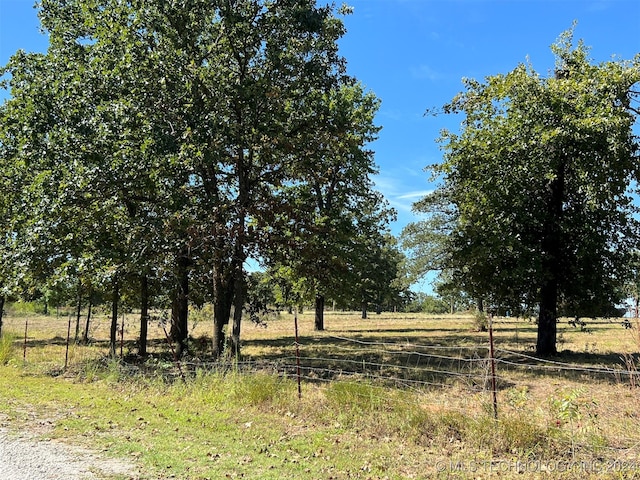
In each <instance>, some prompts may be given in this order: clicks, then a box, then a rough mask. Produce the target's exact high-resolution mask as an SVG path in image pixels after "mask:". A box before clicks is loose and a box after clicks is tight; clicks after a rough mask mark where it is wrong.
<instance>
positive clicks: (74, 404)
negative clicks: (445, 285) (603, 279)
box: [0, 314, 640, 480]
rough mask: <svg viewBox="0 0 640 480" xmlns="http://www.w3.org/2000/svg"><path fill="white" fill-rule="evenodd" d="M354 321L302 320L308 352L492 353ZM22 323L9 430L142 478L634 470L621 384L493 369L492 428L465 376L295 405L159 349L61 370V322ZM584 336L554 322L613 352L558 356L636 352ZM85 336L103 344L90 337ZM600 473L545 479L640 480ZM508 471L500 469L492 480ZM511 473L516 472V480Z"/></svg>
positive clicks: (9, 388) (2, 368) (456, 331)
mask: <svg viewBox="0 0 640 480" xmlns="http://www.w3.org/2000/svg"><path fill="white" fill-rule="evenodd" d="M356 318H357V317H356V316H355V315H347V314H336V315H328V318H327V327H328V331H327V332H320V333H314V332H313V331H312V321H313V319H312V318H311V316H309V317H307V316H303V317H302V318H301V327H302V328H301V338H302V342H301V343H302V349H303V353H304V354H305V355H308V356H309V357H312V356H325V355H326V356H328V355H329V354H332V355H334V356H335V355H340V354H341V353H340V352H343V353H342V355H344V356H345V357H349V358H355V359H356V360H357V361H371V362H377V361H384V363H386V362H390V361H393V359H395V358H400V360H399V361H398V362H399V364H400V365H395V366H394V365H391V364H390V365H389V367H388V368H389V372H391V373H394V372H397V369H398V368H399V367H400V366H402V365H406V364H411V365H414V364H415V363H416V361H417V358H415V356H408V357H402V356H398V357H396V356H393V357H389V358H386V357H384V353H381V354H380V356H378V357H375V358H370V356H371V355H372V353H371V352H370V351H368V350H367V351H365V350H363V351H362V352H360V353H358V351H357V350H356V351H353V350H348V351H343V350H341V348H340V347H341V346H342V347H343V346H344V345H343V344H342V343H340V342H339V341H338V340H336V339H335V337H342V336H344V337H349V338H354V339H359V340H360V341H369V340H377V341H389V342H392V341H393V342H396V343H401V342H405V343H411V344H420V345H429V343H430V342H431V343H435V342H437V343H438V344H445V343H447V342H448V344H450V345H469V346H472V345H481V342H482V341H485V342H486V339H485V338H483V336H482V334H481V333H478V332H474V331H473V327H472V320H471V318H470V317H467V318H465V317H440V318H434V317H427V316H414V317H412V318H406V317H402V316H399V315H398V316H389V317H387V318H384V317H376V318H374V319H373V320H369V321H364V322H363V321H361V320H359V319H356ZM32 320H33V321H32ZM32 320H30V324H33V325H34V327H33V330H31V333H30V334H29V342H30V344H29V349H28V351H27V361H26V362H24V363H23V362H22V351H21V349H20V345H21V342H22V339H21V338H20V337H19V336H18V335H14V336H13V337H11V336H9V335H7V336H6V337H5V338H6V340H5V342H6V345H8V346H6V347H5V349H6V350H7V351H8V352H9V353H8V354H7V356H6V360H5V361H4V362H0V413H2V414H4V415H6V416H7V418H8V420H7V421H6V422H5V423H8V425H9V426H10V427H11V428H15V429H20V428H27V429H28V428H33V425H34V424H35V425H38V424H50V425H51V426H52V428H51V430H48V431H46V432H42V434H43V435H46V436H53V437H59V438H64V439H65V440H66V441H69V442H73V443H78V444H82V445H85V446H90V447H92V448H94V449H96V450H97V451H99V452H103V453H104V454H105V455H111V456H114V457H123V458H126V459H129V460H130V461H132V462H135V463H136V464H138V465H139V466H140V469H141V471H142V472H144V474H143V475H142V478H146V479H160V478H178V479H183V480H196V479H197V480H203V479H206V478H212V479H218V478H242V477H244V478H258V479H272V478H273V479H276V478H278V479H281V478H296V479H324V478H334V479H343V478H344V479H347V478H362V479H369V478H370V479H383V478H388V479H405V478H485V477H487V478H488V477H489V476H491V474H492V472H490V471H487V469H486V468H485V469H484V470H482V471H475V472H471V471H467V470H465V469H456V468H453V467H452V465H454V466H455V462H459V463H460V464H461V465H463V466H465V465H466V466H467V467H468V466H469V465H470V464H469V463H468V462H469V461H470V460H474V461H477V462H479V464H481V465H485V466H486V465H506V463H505V462H512V461H514V460H518V461H522V462H524V461H534V460H535V461H547V462H548V461H561V462H572V461H584V462H593V461H595V460H598V461H605V462H614V461H620V462H622V461H625V462H628V463H627V465H630V464H631V463H629V462H635V461H637V460H638V459H639V458H640V448H639V447H638V445H640V432H639V429H638V422H639V421H640V416H639V415H638V414H637V402H638V396H639V394H640V390H638V389H637V388H632V387H631V386H630V385H629V384H628V383H626V382H624V381H620V382H612V381H604V380H601V379H600V380H599V379H593V378H588V377H583V376H580V375H572V376H569V377H558V376H554V374H553V373H550V374H544V375H540V374H537V373H528V372H526V371H513V372H511V371H503V372H500V373H501V375H503V376H504V382H505V383H504V386H503V387H502V388H501V390H500V391H499V393H498V405H499V416H498V421H495V420H494V418H493V410H492V404H491V397H490V395H489V392H487V391H485V390H478V389H477V386H475V385H470V384H468V383H466V382H464V381H459V382H456V381H454V382H450V383H446V384H442V385H441V386H439V387H429V386H425V387H412V388H408V387H403V388H397V387H394V386H392V385H391V384H387V383H384V382H380V381H376V380H373V379H363V378H360V379H358V378H356V377H347V378H341V377H339V376H337V377H336V378H325V379H317V380H316V381H313V382H305V383H303V385H302V388H303V391H302V398H301V399H299V398H298V390H297V384H296V382H295V381H294V379H292V378H283V377H279V376H276V375H273V374H270V373H266V372H263V373H261V372H256V373H253V374H247V373H244V374H241V373H239V372H238V371H236V370H234V369H231V370H228V369H219V370H218V369H216V368H213V369H211V368H209V369H204V368H197V369H191V370H189V371H188V373H187V376H186V380H185V381H183V380H182V379H181V377H180V376H179V375H175V368H174V365H173V364H172V362H171V361H167V360H166V359H165V357H163V356H162V347H163V344H162V343H161V342H160V341H159V342H158V343H155V344H153V345H154V349H155V350H153V357H152V358H151V359H149V360H148V361H147V362H146V363H145V364H136V365H131V364H129V365H128V364H124V363H121V362H120V361H118V360H111V359H107V357H105V356H104V353H105V351H106V349H105V346H104V345H103V344H102V343H100V342H94V344H93V345H91V346H88V347H84V346H80V345H78V346H73V347H72V349H71V350H70V357H69V358H70V362H69V368H68V369H67V370H66V371H64V370H63V369H62V366H63V365H64V353H65V342H64V341H63V340H60V339H61V338H64V337H63V334H64V333H63V334H61V333H60V330H62V331H63V332H66V323H67V322H66V319H65V320H64V321H60V320H58V321H56V320H55V319H43V318H36V319H32ZM56 322H57V323H56ZM288 323H289V322H288V318H287V317H284V318H283V319H282V320H280V321H276V322H273V323H272V324H271V325H270V326H269V328H267V329H264V328H256V327H253V326H251V325H247V326H246V327H245V331H244V333H243V338H244V339H245V346H244V351H245V354H246V355H247V357H248V358H250V359H252V360H260V359H265V360H269V359H273V358H277V357H278V355H282V354H289V353H290V352H289V349H291V345H292V332H291V331H290V325H289V324H288ZM20 324H21V322H17V323H16V324H15V325H14V327H15V326H18V327H19V326H20ZM200 326H202V322H201V323H200V324H199V327H200ZM592 328H593V330H595V332H593V333H588V332H580V331H577V330H570V329H568V328H566V327H564V326H563V327H561V331H563V332H564V335H565V344H568V343H569V342H571V345H579V344H580V343H581V342H582V341H584V339H587V338H588V339H589V340H590V341H591V342H596V343H598V344H600V345H605V344H606V345H608V347H607V351H606V352H601V353H596V354H594V353H593V352H580V351H576V350H577V349H575V350H573V349H572V352H573V353H571V354H569V355H568V356H567V357H566V358H564V359H562V361H567V360H566V359H567V358H568V359H569V361H573V362H575V364H576V365H592V364H600V363H606V362H609V363H606V364H608V365H610V364H611V362H614V359H615V358H616V353H618V352H619V353H620V354H622V353H626V354H627V355H631V353H632V352H634V348H635V347H634V343H633V342H632V343H628V342H629V341H628V339H627V338H626V337H624V336H623V335H624V334H625V333H626V332H625V331H624V330H623V329H621V327H620V326H619V325H618V324H616V323H614V322H608V321H602V322H598V323H594V324H593V326H592ZM534 329H535V326H533V325H531V324H529V323H528V322H523V321H519V323H516V321H515V320H513V319H511V320H503V321H502V323H500V322H497V327H496V330H497V331H496V337H497V341H498V342H499V345H501V347H502V348H509V349H515V348H517V345H520V350H521V351H527V350H526V346H525V345H524V343H525V342H527V341H528V339H531V338H532V337H533V336H534V333H535V331H534ZM14 331H19V329H18V328H14ZM516 332H517V338H514V335H515V333H516ZM95 333H96V337H97V339H99V338H101V337H100V335H101V332H100V331H99V330H96V331H95ZM203 334H204V333H203V332H200V333H199V335H203ZM616 337H617V343H616ZM1 345H2V343H0V352H1V351H2V350H1V349H2V346H1ZM127 348H131V347H130V346H129V345H126V346H125V352H126V351H127ZM164 348H165V349H166V346H165V347H164ZM619 356H620V355H618V357H619ZM0 359H1V357H0ZM389 372H385V371H382V372H379V373H382V374H386V373H389ZM443 462H444V463H443ZM451 462H454V463H451ZM465 462H466V463H465ZM500 462H502V463H500ZM443 465H446V468H443ZM537 473H539V472H537ZM610 473H611V475H610V476H609V477H607V475H602V473H599V474H598V475H596V474H595V473H594V474H593V475H591V474H590V472H584V471H583V472H579V474H576V475H574V476H571V475H573V473H571V474H569V473H567V472H564V473H562V474H560V472H555V473H545V474H544V476H543V477H541V478H581V479H584V478H590V477H592V478H633V475H636V476H637V474H638V473H640V472H639V471H638V470H633V471H631V470H629V471H626V472H620V471H617V472H610ZM509 475H510V474H504V472H503V474H502V475H501V478H505V477H507V478H509ZM540 475H542V474H540ZM494 476H495V474H494ZM512 478H522V474H520V473H517V472H513V475H512Z"/></svg>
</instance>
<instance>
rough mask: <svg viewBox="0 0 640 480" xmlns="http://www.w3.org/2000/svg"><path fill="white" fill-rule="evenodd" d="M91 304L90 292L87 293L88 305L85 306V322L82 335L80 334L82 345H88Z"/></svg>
mask: <svg viewBox="0 0 640 480" xmlns="http://www.w3.org/2000/svg"><path fill="white" fill-rule="evenodd" d="M92 307H93V303H92V302H91V292H89V305H87V321H86V322H85V324H84V333H83V334H82V343H83V344H85V345H86V344H88V343H89V325H90V324H91V308H92Z"/></svg>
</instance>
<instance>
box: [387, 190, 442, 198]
mask: <svg viewBox="0 0 640 480" xmlns="http://www.w3.org/2000/svg"><path fill="white" fill-rule="evenodd" d="M432 193H433V190H418V191H416V192H409V193H405V194H404V195H399V196H397V197H396V198H397V199H398V200H411V199H414V198H417V199H420V198H423V197H425V196H427V195H430V194H432Z"/></svg>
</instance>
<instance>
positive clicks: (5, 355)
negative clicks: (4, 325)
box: [0, 333, 17, 365]
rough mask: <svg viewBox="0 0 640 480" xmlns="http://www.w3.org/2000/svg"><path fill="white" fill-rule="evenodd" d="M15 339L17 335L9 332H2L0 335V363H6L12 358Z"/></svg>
mask: <svg viewBox="0 0 640 480" xmlns="http://www.w3.org/2000/svg"><path fill="white" fill-rule="evenodd" d="M16 339H17V337H16V336H14V335H12V334H11V333H3V334H2V336H0V365H6V364H7V363H8V362H9V360H11V359H12V358H13V354H14V352H15V346H14V342H15V341H16Z"/></svg>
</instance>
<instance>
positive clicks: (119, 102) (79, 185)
mask: <svg viewBox="0 0 640 480" xmlns="http://www.w3.org/2000/svg"><path fill="white" fill-rule="evenodd" d="M40 17H41V20H42V24H43V27H44V28H45V29H46V30H47V31H48V32H49V35H50V39H51V45H50V48H49V50H48V52H47V53H46V54H44V55H36V56H27V55H24V59H25V60H27V61H24V62H23V61H22V60H21V58H20V54H19V55H17V56H15V57H14V59H12V62H11V64H10V66H9V73H10V74H11V75H12V80H11V82H12V83H11V94H12V96H13V98H12V99H11V100H10V101H9V108H10V109H11V118H12V119H13V125H14V127H15V128H13V127H12V128H13V130H11V131H12V132H15V133H16V135H15V138H13V137H12V139H11V142H13V143H14V144H15V145H16V147H15V148H14V149H13V150H12V153H11V155H13V157H12V158H11V160H10V162H13V163H16V162H25V163H26V164H27V169H26V170H25V172H26V173H23V174H21V175H22V177H21V178H22V179H23V182H22V183H23V184H24V187H23V189H22V192H21V197H22V198H23V199H24V202H23V204H24V205H25V208H24V210H23V212H24V219H25V222H22V223H23V224H24V229H23V231H24V234H23V235H20V236H19V237H16V238H19V239H22V241H21V243H20V245H21V247H20V251H21V252H22V253H24V255H22V258H23V259H24V261H25V262H27V263H28V267H29V270H31V271H33V272H37V276H34V278H38V279H44V278H47V277H49V276H51V275H54V274H56V272H66V273H65V274H68V275H73V274H76V275H77V274H79V273H78V272H79V271H80V267H82V270H83V271H85V272H89V273H87V275H90V276H95V275H98V276H100V277H101V279H102V282H103V283H105V284H106V283H109V284H111V286H112V288H113V292H114V296H113V307H114V311H115V309H116V308H117V305H118V298H117V297H118V295H119V293H120V292H122V291H124V290H123V288H126V287H127V285H128V284H131V283H133V282H135V284H136V285H139V288H140V289H141V290H143V291H142V292H141V293H140V295H139V297H140V299H141V301H142V302H144V301H145V300H144V299H148V295H147V294H146V293H145V291H144V290H146V288H147V287H148V285H149V282H148V278H149V277H150V276H155V277H156V280H157V281H156V282H155V284H156V285H157V286H161V287H163V288H165V289H166V292H165V293H167V295H168V296H169V297H170V299H171V302H170V303H171V310H172V315H171V319H172V328H171V334H172V337H173V339H174V340H175V341H176V344H177V346H178V353H179V354H181V353H182V351H183V350H184V347H186V339H187V333H188V332H187V313H188V305H189V302H193V300H194V298H195V297H197V300H198V301H199V302H200V301H203V300H204V299H206V298H205V297H206V295H202V292H201V288H200V287H201V286H202V285H204V284H208V285H209V286H210V296H209V297H208V298H211V299H212V301H213V303H214V355H219V354H220V353H221V352H222V350H223V348H224V339H225V335H224V328H225V326H226V325H227V324H228V323H229V321H230V313H231V311H232V306H235V309H234V312H235V313H234V318H233V324H232V327H231V328H232V330H231V335H230V336H228V337H229V338H230V340H231V351H234V352H237V351H238V348H239V334H240V325H241V318H242V311H243V305H244V303H245V296H246V292H245V291H246V283H247V282H246V272H245V269H244V266H245V262H246V260H247V259H248V258H249V257H255V258H259V257H262V258H266V256H267V255H268V254H269V252H270V251H271V250H272V249H270V245H272V244H273V241H275V239H279V238H280V236H279V235H272V231H271V230H270V229H269V228H268V226H270V225H272V220H273V218H274V215H275V214H276V213H278V214H281V215H283V216H288V217H289V218H299V217H300V215H299V212H296V211H295V208H292V206H291V205H285V204H284V203H283V201H282V198H283V197H282V188H283V186H292V185H297V184H300V183H306V182H307V181H308V176H309V172H313V171H314V168H315V167H316V164H317V163H318V162H320V161H324V160H323V159H324V158H325V157H326V156H327V155H328V152H333V153H336V152H338V153H339V159H340V162H343V163H346V164H347V168H349V167H348V166H349V165H353V166H352V167H350V168H351V171H353V172H360V173H361V174H362V175H363V177H362V178H364V179H366V180H365V182H364V183H365V185H367V188H368V186H369V180H368V179H367V178H366V176H367V174H368V171H369V170H370V168H371V167H370V165H371V162H370V158H371V155H370V153H368V152H367V153H362V155H364V156H365V157H366V158H367V161H366V162H361V161H360V159H359V155H361V152H364V150H363V149H362V145H363V141H366V138H367V134H368V131H369V130H368V129H370V126H369V124H368V123H367V120H368V119H370V118H372V116H373V112H374V111H375V105H376V100H375V98H374V97H372V96H371V95H363V94H362V91H361V89H359V88H356V87H355V85H356V82H355V81H354V80H353V79H352V78H350V77H348V76H347V75H346V74H345V62H344V59H342V58H341V57H340V56H339V55H338V44H337V41H338V39H339V38H340V36H341V35H342V34H343V33H344V26H343V24H342V22H341V21H340V20H339V19H338V18H337V17H336V11H335V9H334V8H333V7H332V6H317V5H316V2H315V1H313V0H213V1H211V0H192V1H188V2H185V1H181V0H171V1H163V2H158V1H155V0H125V1H121V0H43V1H42V4H41V9H40ZM349 102H352V103H353V104H354V107H353V108H352V109H351V110H349V109H347V108H345V107H344V104H345V103H346V104H347V107H348V103H349ZM336 105H337V106H336ZM360 117H363V119H362V118H360ZM336 125H337V126H338V127H336ZM361 126H363V127H362V128H364V131H360V130H359V129H360V128H361ZM3 128H4V127H3ZM336 129H339V131H338V134H336ZM14 140H15V141H14ZM25 146H26V147H25ZM312 146H313V147H316V148H313V147H312ZM336 158H338V157H336ZM362 168H364V170H362ZM335 169H336V170H337V169H338V167H337V166H336V167H335ZM335 178H336V177H335V176H331V175H324V174H323V175H320V176H318V178H316V179H315V183H314V188H316V187H317V188H320V189H324V190H327V191H329V190H332V189H333V185H327V184H328V183H330V182H334V181H336V180H335ZM349 185H350V186H351V187H353V186H355V185H356V183H355V181H351V183H349ZM365 190H366V189H365ZM341 195H342V196H348V195H349V191H348V189H344V188H343V189H342V190H341ZM297 207H300V208H304V207H303V206H300V205H298V206H297ZM15 223H16V224H18V223H21V222H15ZM21 228H22V227H21ZM32 247H33V248H35V249H36V250H33V251H32V252H31V253H29V252H30V249H31V248H32ZM36 252H37V254H35V253H36ZM91 283H94V282H93V281H92V282H91ZM194 283H195V284H196V285H197V287H198V289H200V290H198V292H196V293H195V294H194V292H193V290H192V285H193V284H194ZM142 310H143V312H144V311H146V309H145V307H144V306H142ZM144 316H145V315H144V314H143V317H144ZM113 319H114V321H115V319H116V315H115V314H114V315H113ZM143 322H144V319H143ZM142 345H143V343H142V341H141V350H143V348H142Z"/></svg>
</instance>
